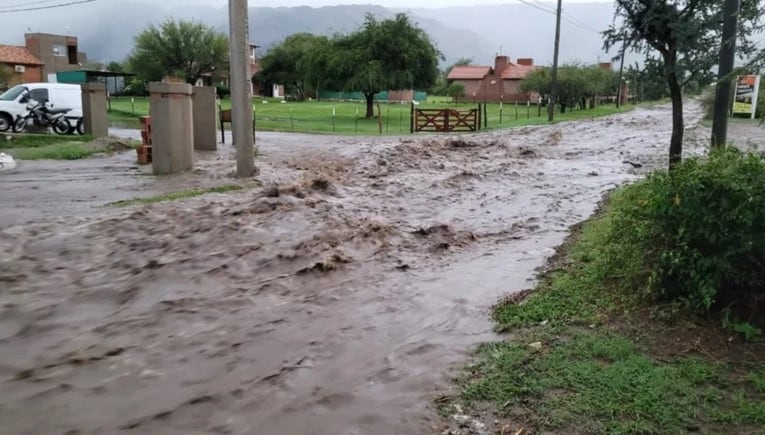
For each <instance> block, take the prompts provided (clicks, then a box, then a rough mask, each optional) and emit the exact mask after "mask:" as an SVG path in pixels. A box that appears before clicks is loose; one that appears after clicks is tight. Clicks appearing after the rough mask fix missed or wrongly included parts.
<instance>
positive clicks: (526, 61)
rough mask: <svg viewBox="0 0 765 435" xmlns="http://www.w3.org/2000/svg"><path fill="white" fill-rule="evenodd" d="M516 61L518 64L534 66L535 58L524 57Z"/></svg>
mask: <svg viewBox="0 0 765 435" xmlns="http://www.w3.org/2000/svg"><path fill="white" fill-rule="evenodd" d="M515 63H517V64H518V65H525V66H534V59H532V58H530V57H524V58H523V59H521V58H519V59H518V60H517V61H516V62H515Z"/></svg>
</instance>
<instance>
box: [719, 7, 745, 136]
mask: <svg viewBox="0 0 765 435" xmlns="http://www.w3.org/2000/svg"><path fill="white" fill-rule="evenodd" d="M740 6H741V3H740V1H739V0H725V4H724V5H723V30H722V44H721V45H720V66H719V69H718V72H717V86H715V92H716V94H715V112H714V118H713V121H712V122H713V123H712V147H713V148H715V147H722V146H725V144H726V143H727V141H728V112H729V109H730V94H731V81H732V77H731V74H732V73H733V62H734V61H735V60H736V33H737V27H738V13H739V10H740Z"/></svg>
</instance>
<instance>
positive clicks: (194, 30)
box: [128, 20, 229, 84]
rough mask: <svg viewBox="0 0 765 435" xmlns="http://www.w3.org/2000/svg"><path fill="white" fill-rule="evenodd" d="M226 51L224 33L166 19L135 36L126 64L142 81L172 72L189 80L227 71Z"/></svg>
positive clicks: (158, 77) (198, 25) (155, 78)
mask: <svg viewBox="0 0 765 435" xmlns="http://www.w3.org/2000/svg"><path fill="white" fill-rule="evenodd" d="M228 53H229V50H228V38H227V36H226V35H225V34H223V33H219V32H216V31H215V29H213V28H212V27H210V26H206V25H204V24H202V23H198V22H193V21H174V20H168V21H165V22H164V23H162V24H161V25H160V26H159V27H157V26H154V25H151V26H149V27H148V28H147V29H146V30H144V31H143V32H141V33H140V34H139V35H138V36H136V38H135V46H134V48H133V51H132V53H131V55H130V57H129V58H128V64H129V66H130V69H131V70H132V71H133V72H135V73H137V74H138V76H139V78H140V79H141V80H143V81H147V82H148V81H158V80H161V79H162V78H163V77H164V76H167V75H172V76H177V77H182V78H183V79H184V80H186V82H187V83H191V84H193V83H195V82H196V81H197V80H198V79H199V78H200V77H201V76H202V74H204V73H215V72H225V71H227V70H228Z"/></svg>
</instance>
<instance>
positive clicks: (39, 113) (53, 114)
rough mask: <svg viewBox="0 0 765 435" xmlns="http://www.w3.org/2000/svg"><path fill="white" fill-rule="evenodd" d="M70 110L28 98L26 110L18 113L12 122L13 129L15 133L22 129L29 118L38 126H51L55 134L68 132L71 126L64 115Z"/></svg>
mask: <svg viewBox="0 0 765 435" xmlns="http://www.w3.org/2000/svg"><path fill="white" fill-rule="evenodd" d="M71 111H72V109H54V108H52V107H50V105H49V103H47V102H46V103H43V102H41V101H37V100H34V99H32V98H29V100H28V101H27V107H26V110H25V111H24V113H22V114H21V115H18V116H17V117H16V121H15V122H14V123H13V131H14V132H16V133H20V132H22V131H24V129H25V128H26V126H27V124H29V121H30V120H31V121H32V123H33V124H34V125H36V126H39V127H53V131H54V132H56V134H68V133H69V130H71V128H72V126H71V125H70V124H69V120H67V119H66V117H65V115H66V114H67V113H69V112H71Z"/></svg>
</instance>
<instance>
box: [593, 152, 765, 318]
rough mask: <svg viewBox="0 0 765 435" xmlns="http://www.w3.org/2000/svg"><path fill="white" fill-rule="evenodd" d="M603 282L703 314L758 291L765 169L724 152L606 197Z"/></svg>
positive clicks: (762, 277)
mask: <svg viewBox="0 0 765 435" xmlns="http://www.w3.org/2000/svg"><path fill="white" fill-rule="evenodd" d="M612 200H613V207H611V210H612V212H611V213H612V216H611V219H609V222H610V227H609V230H608V236H607V240H606V241H605V243H604V246H603V248H602V249H603V250H604V251H605V255H603V256H602V258H604V257H605V258H607V260H605V264H604V265H603V266H604V267H603V268H602V270H603V273H605V274H607V276H606V278H611V279H620V280H623V281H622V284H626V285H627V288H631V289H634V290H643V291H646V292H647V295H648V296H650V297H652V298H653V299H655V300H663V301H680V302H683V303H684V304H686V305H687V306H688V307H689V308H691V309H693V310H695V311H699V312H705V311H708V310H709V309H711V308H714V307H715V306H720V305H722V304H728V303H731V302H733V301H747V302H748V301H749V300H750V299H751V298H752V297H753V296H755V295H757V294H759V293H760V292H761V291H762V288H763V285H764V284H765V164H763V161H762V160H761V159H760V157H758V156H756V155H752V154H745V153H742V152H740V151H738V150H735V149H732V148H728V149H724V150H719V151H713V152H712V153H711V155H710V157H709V158H708V159H704V160H702V159H690V160H686V161H685V162H683V164H682V165H680V166H679V167H677V168H676V169H675V170H673V171H672V172H671V173H655V174H653V175H652V176H650V177H649V178H648V179H646V180H644V181H642V182H640V183H637V184H635V185H633V186H629V187H627V188H625V189H623V190H622V191H620V192H618V193H617V194H616V195H614V197H613V199H612Z"/></svg>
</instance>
